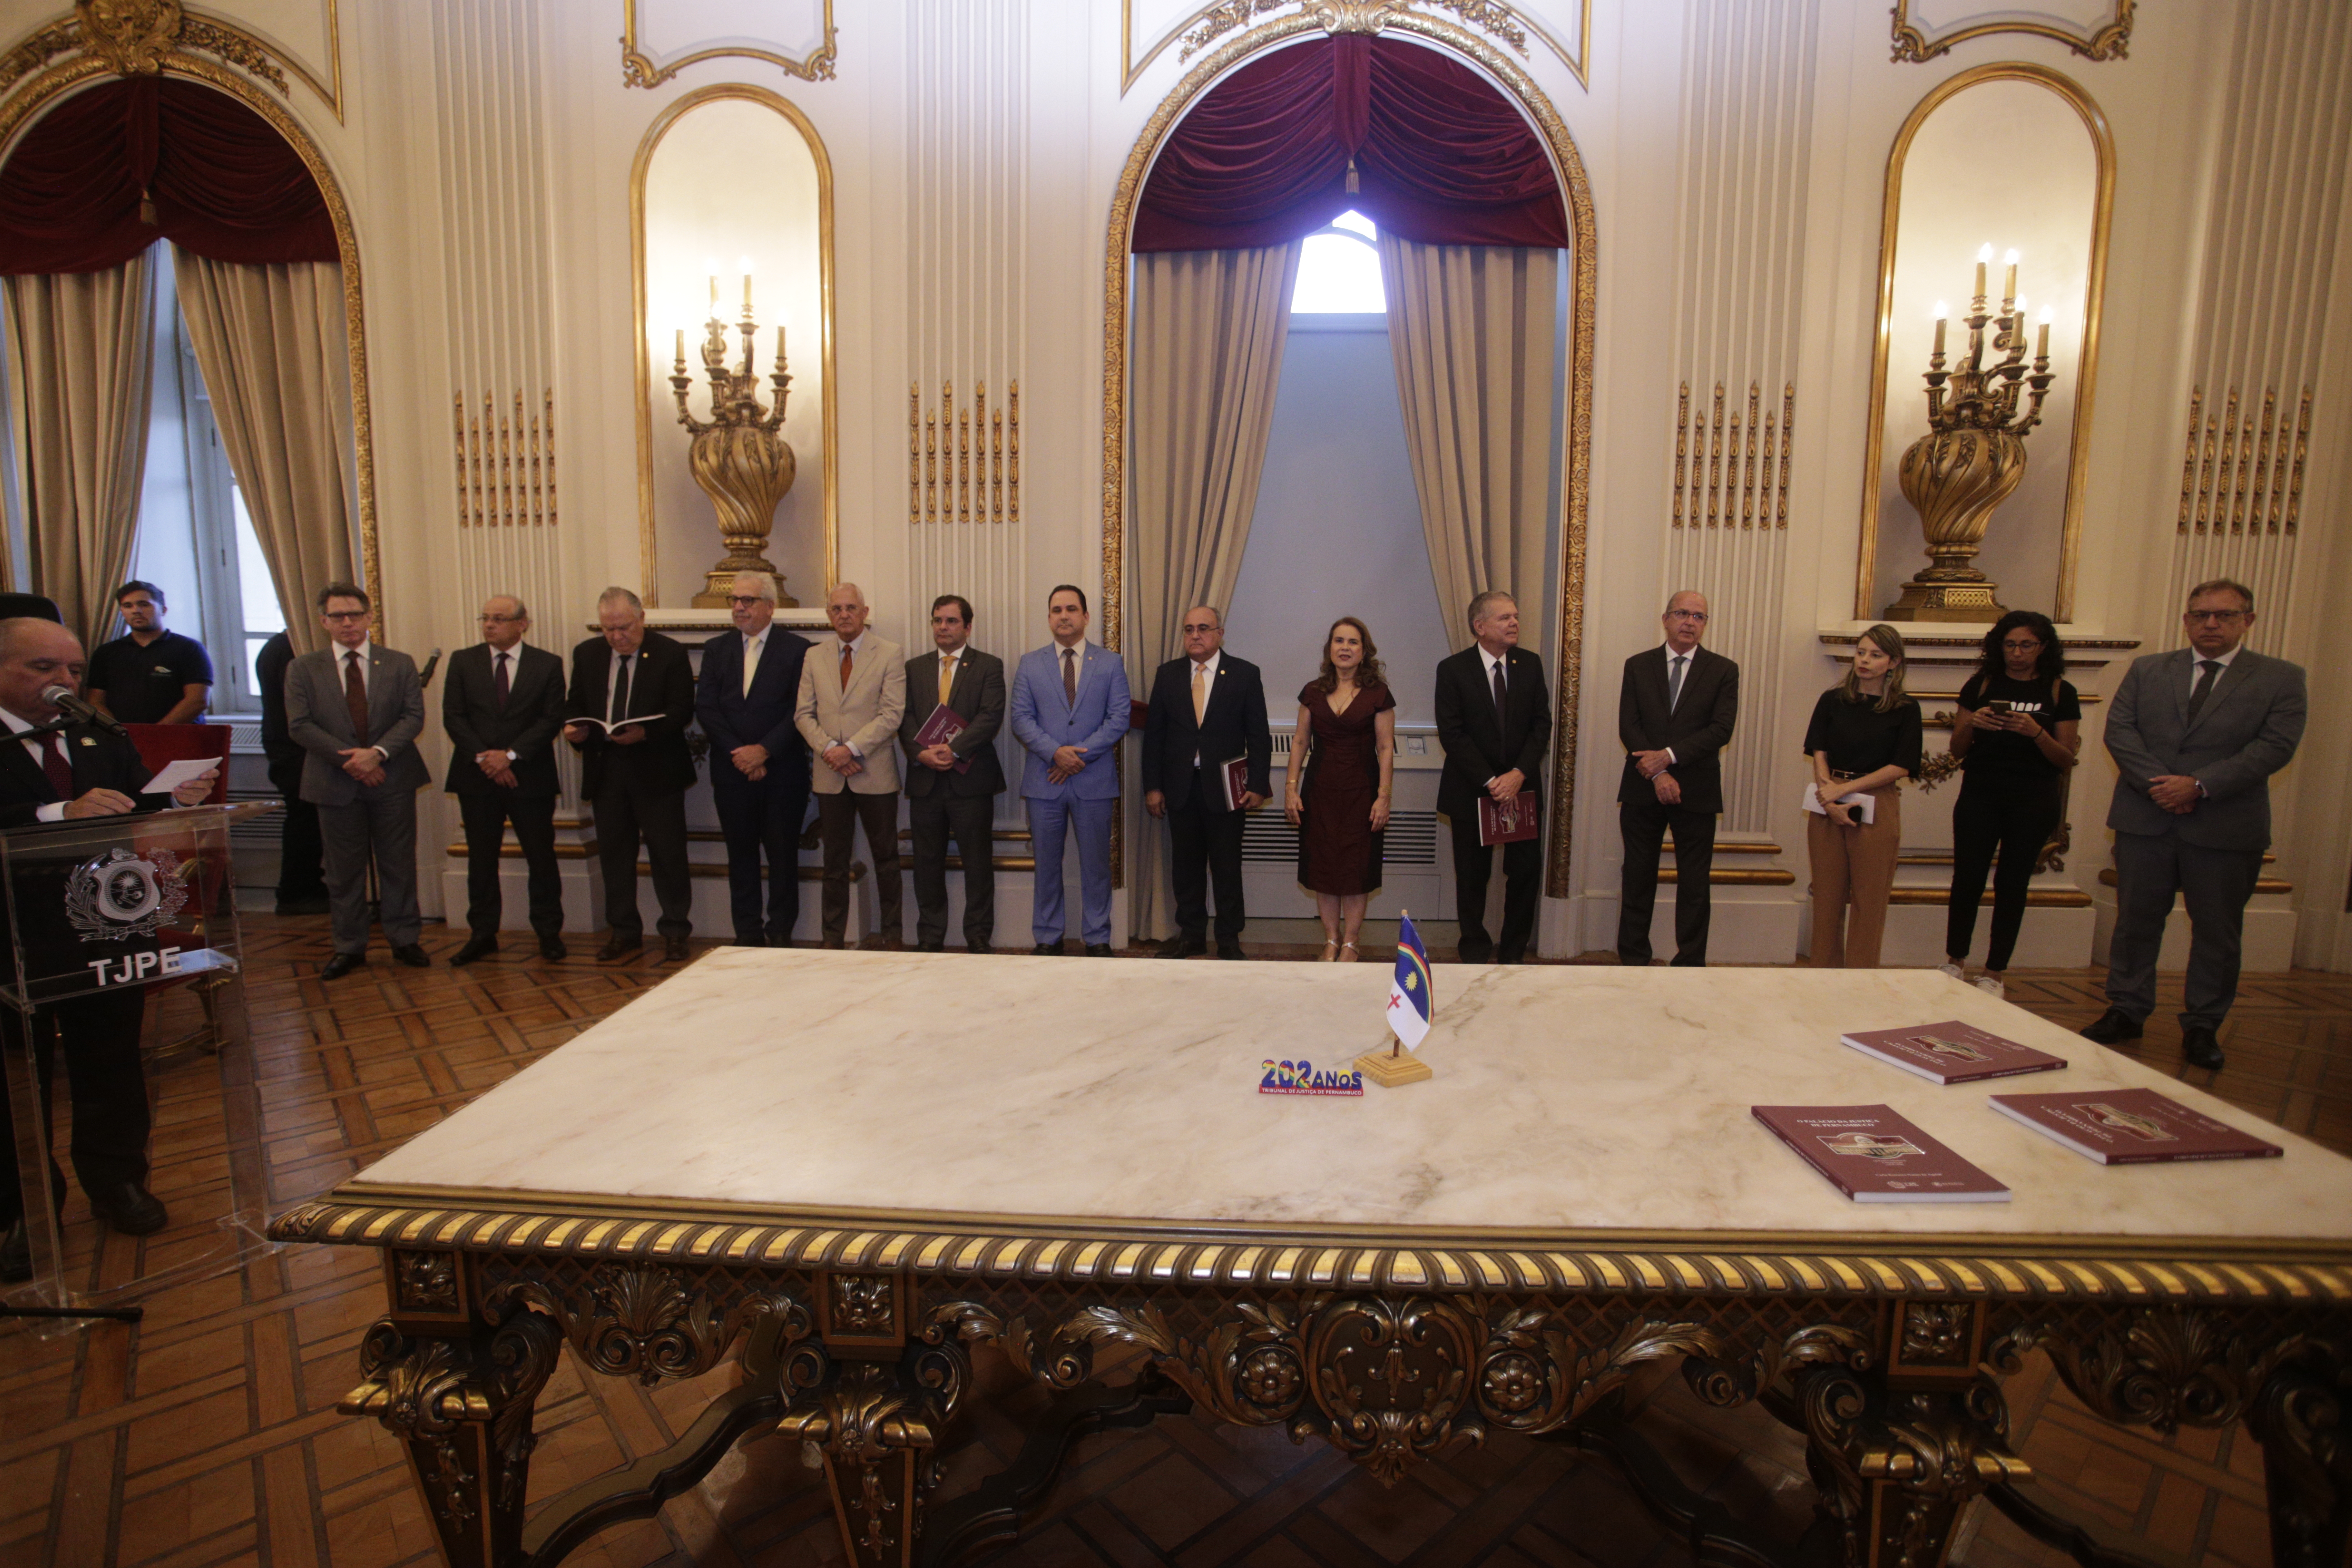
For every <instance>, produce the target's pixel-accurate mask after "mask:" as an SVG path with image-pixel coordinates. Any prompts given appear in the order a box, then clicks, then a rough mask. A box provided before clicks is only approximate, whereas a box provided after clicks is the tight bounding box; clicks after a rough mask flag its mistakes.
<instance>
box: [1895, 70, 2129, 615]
mask: <svg viewBox="0 0 2352 1568" xmlns="http://www.w3.org/2000/svg"><path fill="white" fill-rule="evenodd" d="M1989 81H2024V82H2032V84H2033V85H2035V86H2037V87H2041V88H2045V89H2048V90H2050V91H2051V92H2053V93H2055V94H2057V95H2058V96H2059V97H2060V98H2062V99H2063V100H2065V101H2066V104H2067V106H2068V107H2069V108H2071V109H2073V110H2074V112H2075V114H2076V115H2077V116H2078V117H2080V118H2081V120H2082V122H2083V127H2084V131H2086V132H2088V133H2089V135H2090V138H2091V145H2092V149H2093V152H2094V153H2095V161H2096V163H2097V169H2098V174H2097V184H2096V194H2095V198H2094V204H2093V208H2092V214H2091V254H2090V268H2089V273H2088V276H2087V278H2086V279H2085V280H2084V290H2083V342H2082V353H2081V357H2080V358H2079V359H2078V360H2077V361H2076V370H2075V376H2076V384H2075V388H2074V430H2073V432H2072V436H2071V438H2070V441H2069V444H2068V447H2067V461H2066V492H2065V493H2066V501H2065V517H2064V521H2063V524H2062V525H2061V534H2060V539H2059V545H2058V592H2057V595H2056V601H2055V603H2054V604H2053V605H2052V606H2051V611H2050V618H2051V619H2052V620H2053V621H2056V622H2058V623H2059V624H2060V625H2062V626H2063V625H2064V624H2065V623H2066V622H2068V621H2071V620H2072V619H2074V574H2075V571H2076V568H2077V567H2078V566H2079V565H2080V563H2081V556H2082V535H2083V507H2084V475H2085V474H2086V473H2087V472H2088V471H2089V468H2090V463H2091V415H2092V412H2093V407H2094V395H2095V393H2096V392H2097V390H2098V384H2099V324H2100V318H2101V316H2102V315H2103V314H2104V313H2105V300H2106V291H2107V240H2108V237H2109V235H2110V233H2111V231H2112V230H2113V228H2114V226H2115V199H2116V140H2115V134H2114V132H2112V131H2111V130H2110V129H2109V128H2108V125H2107V117H2106V115H2105V113H2103V112H2102V111H2101V110H2100V109H2099V106H2098V104H2097V102H2096V101H2095V100H2093V99H2092V97H2091V95H2090V94H2089V93H2087V92H2085V91H2084V90H2083V87H2082V84H2081V83H2079V82H2077V81H2075V80H2074V79H2073V78H2072V77H2069V76H2067V75H2065V74H2064V73H2063V72H2061V71H2054V70H2052V69H2051V68H2049V67H2047V66H2038V65H2032V64H2029V63H2027V62H2025V61H2023V60H2002V61H2000V62H1997V63H1995V64H1992V65H1985V66H1977V67H1975V68H1972V69H1969V70H1965V71H1962V72H1960V73H1959V74H1958V76H1955V77H1952V78H1950V79H1948V80H1946V81H1942V82H1939V83H1937V85H1936V86H1935V87H1934V88H1933V89H1929V91H1928V92H1927V96H1926V97H1924V98H1922V99H1920V100H1919V101H1918V103H1917V104H1916V105H1915V106H1914V107H1913V108H1912V110H1911V112H1910V114H1909V115H1908V116H1906V118H1905V119H1904V121H1903V125H1902V128H1901V129H1900V130H1898V131H1896V132H1895V142H1894V145H1893V146H1892V147H1891V148H1890V149H1889V150H1888V152H1887V154H1886V193H1885V205H1884V207H1883V209H1882V212H1881V215H1880V217H1879V228H1878V315H1877V321H1878V335H1877V339H1876V343H1875V346H1874V351H1873V356H1872V361H1871V371H1870V413H1869V424H1868V427H1867V433H1866V437H1865V438H1864V443H1863V473H1862V527H1861V540H1860V548H1859V549H1858V550H1857V552H1856V553H1855V559H1854V578H1853V615H1854V618H1855V619H1856V620H1862V621H1868V620H1875V619H1877V618H1878V615H1877V611H1876V610H1875V609H1874V601H1875V599H1876V593H1875V580H1876V578H1877V575H1878V535H1879V515H1878V503H1879V497H1880V494H1881V491H1882V489H1883V484H1884V475H1883V472H1882V470H1883V468H1884V467H1885V461H1884V458H1885V453H1884V450H1883V448H1884V447H1885V439H1886V382H1887V373H1888V368H1889V367H1888V364H1887V359H1888V349H1889V344H1890V342H1891V341H1892V337H1893V333H1894V323H1895V318H1894V310H1895V237H1896V232H1897V224H1898V222H1899V220H1900V218H1901V216H1902V207H1903V164H1904V160H1905V158H1906V156H1907V155H1908V154H1909V153H1910V151H1911V142H1912V139H1913V138H1915V137H1916V136H1917V135H1918V134H1919V128H1920V127H1921V126H1923V125H1925V124H1926V123H1927V117H1928V116H1929V115H1931V114H1933V113H1934V112H1935V111H1936V110H1937V109H1939V108H1941V107H1942V106H1943V105H1944V103H1945V102H1946V101H1947V100H1950V99H1951V98H1953V97H1955V96H1957V95H1958V94H1959V93H1962V92H1965V91H1967V90H1968V89H1969V88H1972V87H1977V86H1979V85H1981V84H1982V83H1985V82H1989Z"/></svg>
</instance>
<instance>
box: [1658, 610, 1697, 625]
mask: <svg viewBox="0 0 2352 1568" xmlns="http://www.w3.org/2000/svg"><path fill="white" fill-rule="evenodd" d="M1666 619H1668V620H1670V621H1698V622H1701V623H1704V622H1705V621H1706V611H1705V610H1668V611H1667V612H1666Z"/></svg>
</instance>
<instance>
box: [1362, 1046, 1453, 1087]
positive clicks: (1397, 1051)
mask: <svg viewBox="0 0 2352 1568" xmlns="http://www.w3.org/2000/svg"><path fill="white" fill-rule="evenodd" d="M1356 1070H1357V1071H1358V1072H1360V1073H1362V1074H1363V1075H1364V1076H1365V1077H1366V1078H1368V1079H1371V1080H1372V1081H1373V1082H1374V1083H1376V1084H1379V1085H1380V1086H1381V1088H1382V1089H1402V1088H1403V1087H1404V1086H1405V1085H1406V1084H1409V1083H1419V1082H1420V1081H1421V1080H1422V1079H1425V1078H1435V1077H1436V1076H1437V1074H1436V1071H1435V1070H1434V1069H1433V1068H1431V1067H1430V1065H1429V1064H1428V1063H1427V1062H1425V1061H1423V1060H1422V1059H1421V1058H1419V1057H1418V1056H1407V1055H1406V1054H1405V1053H1404V1049H1403V1042H1402V1041H1401V1040H1399V1039H1397V1038H1396V1037H1394V1036H1393V1035H1391V1037H1389V1048H1388V1049H1387V1050H1385V1051H1366V1052H1365V1053H1364V1054H1363V1055H1362V1056H1360V1057H1358V1058H1356Z"/></svg>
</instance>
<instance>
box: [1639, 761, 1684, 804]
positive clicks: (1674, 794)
mask: <svg viewBox="0 0 2352 1568" xmlns="http://www.w3.org/2000/svg"><path fill="white" fill-rule="evenodd" d="M1674 765H1675V757H1674V753H1673V752H1669V751H1667V750H1666V749H1665V748H1664V747H1660V748H1659V749H1658V750H1656V751H1654V752H1634V753H1633V771H1634V772H1635V773H1640V774H1641V775H1642V776H1643V778H1645V779H1647V780H1649V781H1650V787H1651V788H1652V789H1653V790H1654V791H1656V792H1657V796H1658V804H1659V805H1681V804H1682V803H1683V786H1682V781H1681V780H1679V779H1677V778H1675V775H1674V774H1672V773H1668V772H1667V771H1666V770H1667V769H1668V768H1670V767H1673V766H1674Z"/></svg>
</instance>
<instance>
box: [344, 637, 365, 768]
mask: <svg viewBox="0 0 2352 1568" xmlns="http://www.w3.org/2000/svg"><path fill="white" fill-rule="evenodd" d="M343 706H344V707H345V708H346V709H348V710H350V712H351V716H352V741H353V742H356V743H357V744H359V745H362V746H364V745H366V744H367V743H368V700H367V682H366V681H365V680H364V679H362V678H361V676H360V650H359V649H357V648H353V649H352V651H351V652H349V653H347V654H345V655H343Z"/></svg>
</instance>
